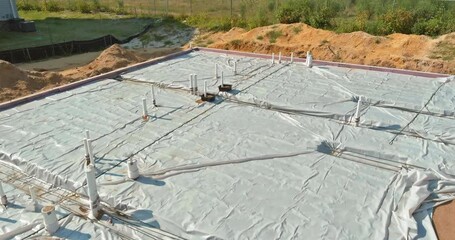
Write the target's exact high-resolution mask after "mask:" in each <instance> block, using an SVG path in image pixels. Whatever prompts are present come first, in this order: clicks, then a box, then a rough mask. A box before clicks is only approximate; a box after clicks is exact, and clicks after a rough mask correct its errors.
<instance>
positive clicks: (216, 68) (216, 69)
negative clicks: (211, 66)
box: [215, 64, 218, 79]
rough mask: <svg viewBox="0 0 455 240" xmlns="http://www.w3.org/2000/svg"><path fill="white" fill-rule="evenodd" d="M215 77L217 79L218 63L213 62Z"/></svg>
mask: <svg viewBox="0 0 455 240" xmlns="http://www.w3.org/2000/svg"><path fill="white" fill-rule="evenodd" d="M215 79H218V64H215Z"/></svg>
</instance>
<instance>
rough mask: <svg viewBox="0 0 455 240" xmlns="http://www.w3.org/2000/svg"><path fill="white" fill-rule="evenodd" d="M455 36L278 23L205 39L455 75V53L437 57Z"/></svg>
mask: <svg viewBox="0 0 455 240" xmlns="http://www.w3.org/2000/svg"><path fill="white" fill-rule="evenodd" d="M453 35H454V34H451V35H445V36H441V37H439V38H437V39H432V38H430V37H427V36H418V35H404V34H392V35H389V36H385V37H378V36H372V35H369V34H367V33H364V32H353V33H343V34H337V33H335V32H331V31H327V30H321V29H315V28H312V27H310V26H308V25H305V24H278V25H273V26H267V27H260V28H255V29H252V30H251V31H245V30H244V29H240V28H233V29H231V30H230V31H229V32H225V33H215V34H212V35H208V36H205V37H206V39H207V42H209V43H211V44H209V45H208V46H209V47H214V48H221V49H231V50H239V51H248V52H258V53H269V54H271V53H272V52H275V53H278V52H279V51H281V52H283V54H287V55H289V54H290V52H294V53H296V54H297V56H299V57H304V56H305V54H306V52H307V51H312V52H313V55H314V56H315V58H316V59H320V60H328V61H338V62H347V63H357V64H366V65H374V66H384V67H393V68H402V69H411V70H420V71H431V72H439V73H450V74H454V73H455V61H454V60H453V59H450V56H449V57H447V56H448V55H450V54H453V55H455V53H451V52H450V51H447V50H446V51H445V52H442V54H440V55H436V54H435V52H438V51H439V50H438V46H439V47H440V46H443V47H445V48H447V44H446V43H447V42H448V41H449V40H450V41H451V40H452V37H449V36H453ZM274 38H276V39H275V40H274ZM274 41H275V42H274ZM451 44H453V43H451ZM449 49H450V48H449ZM443 50H445V49H443Z"/></svg>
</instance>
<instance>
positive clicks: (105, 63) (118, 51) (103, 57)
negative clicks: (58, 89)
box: [61, 44, 145, 79]
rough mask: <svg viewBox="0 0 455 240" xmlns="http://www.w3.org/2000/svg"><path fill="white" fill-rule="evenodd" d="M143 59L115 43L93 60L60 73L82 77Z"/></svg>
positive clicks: (75, 77)
mask: <svg viewBox="0 0 455 240" xmlns="http://www.w3.org/2000/svg"><path fill="white" fill-rule="evenodd" d="M144 60H145V59H144V58H142V57H139V56H138V55H136V54H134V53H133V52H130V51H128V50H126V49H124V48H122V47H121V46H119V45H117V44H114V45H112V46H111V47H109V48H108V49H106V50H104V51H103V52H102V53H101V54H100V55H99V56H98V57H97V58H96V59H95V60H93V61H92V62H91V63H89V64H88V65H86V66H83V67H78V68H75V69H69V70H65V71H62V72H61V73H62V74H63V75H64V76H65V77H69V78H72V79H83V78H87V77H92V76H96V75H99V74H102V73H106V72H110V71H112V70H115V69H118V68H122V67H126V66H129V65H132V64H135V63H139V62H142V61H144Z"/></svg>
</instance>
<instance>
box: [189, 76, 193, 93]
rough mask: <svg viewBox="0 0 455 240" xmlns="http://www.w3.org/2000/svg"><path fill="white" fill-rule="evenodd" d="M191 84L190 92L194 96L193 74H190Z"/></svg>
mask: <svg viewBox="0 0 455 240" xmlns="http://www.w3.org/2000/svg"><path fill="white" fill-rule="evenodd" d="M189 80H190V84H189V88H190V92H191V94H193V74H190V78H189Z"/></svg>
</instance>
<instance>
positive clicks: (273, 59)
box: [272, 53, 275, 65]
mask: <svg viewBox="0 0 455 240" xmlns="http://www.w3.org/2000/svg"><path fill="white" fill-rule="evenodd" d="M273 64H275V53H272V65H273Z"/></svg>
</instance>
